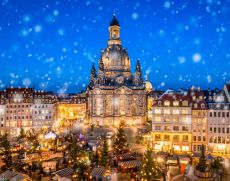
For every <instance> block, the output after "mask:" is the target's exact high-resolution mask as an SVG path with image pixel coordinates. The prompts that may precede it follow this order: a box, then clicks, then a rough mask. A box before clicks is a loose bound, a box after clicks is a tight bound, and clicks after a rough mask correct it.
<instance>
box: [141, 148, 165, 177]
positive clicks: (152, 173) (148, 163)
mask: <svg viewBox="0 0 230 181" xmlns="http://www.w3.org/2000/svg"><path fill="white" fill-rule="evenodd" d="M152 154H153V152H152V150H151V149H150V148H149V147H148V148H147V151H146V152H145V154H144V157H143V160H142V167H141V173H140V175H141V180H143V181H154V180H157V179H159V178H160V177H161V174H160V170H159V168H158V165H157V162H156V161H155V160H153V155H152Z"/></svg>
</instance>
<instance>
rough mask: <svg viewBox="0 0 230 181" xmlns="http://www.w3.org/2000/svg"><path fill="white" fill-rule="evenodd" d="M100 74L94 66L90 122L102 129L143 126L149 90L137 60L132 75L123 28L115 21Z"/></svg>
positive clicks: (111, 27) (102, 55)
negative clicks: (121, 29)
mask: <svg viewBox="0 0 230 181" xmlns="http://www.w3.org/2000/svg"><path fill="white" fill-rule="evenodd" d="M98 67H99V68H98V71H96V69H95V67H94V64H93V66H92V69H91V74H90V82H89V85H88V88H87V94H88V101H87V104H88V105H87V109H88V118H89V122H90V123H91V124H94V125H99V126H118V125H119V124H120V122H121V121H123V122H124V123H125V124H126V125H129V126H132V125H141V124H143V123H144V122H145V120H146V102H147V101H146V99H147V98H146V90H145V83H144V81H143V79H142V71H141V66H140V62H139V60H137V63H136V68H135V72H134V73H132V72H131V68H130V59H129V55H128V52H127V50H126V49H124V48H123V47H122V44H121V40H120V25H119V22H118V21H117V19H116V17H114V18H113V19H112V21H111V23H110V26H109V40H108V44H107V47H106V48H105V49H104V50H103V51H102V52H101V56H100V59H99V61H98Z"/></svg>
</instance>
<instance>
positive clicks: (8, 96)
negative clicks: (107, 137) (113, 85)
mask: <svg viewBox="0 0 230 181" xmlns="http://www.w3.org/2000/svg"><path fill="white" fill-rule="evenodd" d="M85 115H86V99H85V96H84V95H83V96H82V95H72V96H69V97H67V98H66V97H64V98H63V97H62V96H57V95H55V94H54V93H52V92H44V91H36V90H34V89H32V88H7V89H5V90H3V91H0V124H1V126H0V133H1V134H4V133H6V132H7V133H8V135H10V136H17V135H18V134H19V132H20V128H24V129H25V130H29V129H31V128H34V129H35V130H39V129H41V128H52V127H53V126H54V125H56V128H57V127H58V126H59V124H61V122H73V121H75V120H84V119H85Z"/></svg>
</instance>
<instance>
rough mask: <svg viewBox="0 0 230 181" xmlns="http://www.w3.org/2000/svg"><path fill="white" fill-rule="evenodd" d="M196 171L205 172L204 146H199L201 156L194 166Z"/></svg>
mask: <svg viewBox="0 0 230 181" xmlns="http://www.w3.org/2000/svg"><path fill="white" fill-rule="evenodd" d="M196 169H197V170H199V171H200V172H205V169H206V158H205V148H204V145H202V146H201V156H200V159H199V162H198V164H197V166H196Z"/></svg>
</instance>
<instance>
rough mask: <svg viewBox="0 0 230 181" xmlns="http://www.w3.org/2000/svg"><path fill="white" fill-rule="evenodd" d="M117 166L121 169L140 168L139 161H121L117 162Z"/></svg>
mask: <svg viewBox="0 0 230 181" xmlns="http://www.w3.org/2000/svg"><path fill="white" fill-rule="evenodd" d="M118 166H120V167H123V168H136V167H139V166H141V161H140V160H129V161H122V162H118Z"/></svg>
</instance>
